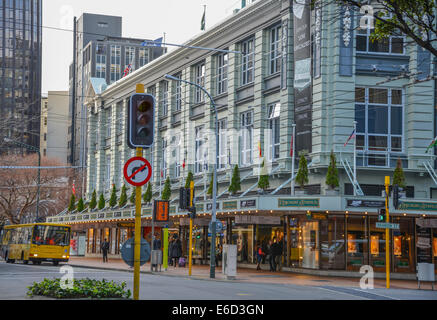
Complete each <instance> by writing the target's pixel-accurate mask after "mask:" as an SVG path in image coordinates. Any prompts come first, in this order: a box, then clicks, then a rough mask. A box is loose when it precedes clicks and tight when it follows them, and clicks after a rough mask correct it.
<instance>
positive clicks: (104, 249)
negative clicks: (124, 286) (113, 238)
mask: <svg viewBox="0 0 437 320" xmlns="http://www.w3.org/2000/svg"><path fill="white" fill-rule="evenodd" d="M108 251H109V242H108V239H105V241H103V243H102V253H103V263H105V262H108Z"/></svg>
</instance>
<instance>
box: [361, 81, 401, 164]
mask: <svg viewBox="0 0 437 320" xmlns="http://www.w3.org/2000/svg"><path fill="white" fill-rule="evenodd" d="M403 104H404V103H403V91H402V90H401V89H380V88H356V89H355V120H356V121H357V122H358V124H357V137H356V139H357V150H358V152H360V153H362V157H363V158H362V159H361V161H359V164H360V163H361V164H362V165H364V166H383V167H386V166H390V163H391V161H390V156H391V154H390V153H402V152H403V130H404V126H403V121H404V116H403V112H404V111H403ZM393 157H395V158H397V157H399V154H398V155H396V154H395V155H393Z"/></svg>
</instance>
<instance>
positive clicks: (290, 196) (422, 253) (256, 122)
mask: <svg viewBox="0 0 437 320" xmlns="http://www.w3.org/2000/svg"><path fill="white" fill-rule="evenodd" d="M326 17H336V18H335V19H334V20H333V19H332V18H330V19H327V18H326ZM359 19H360V16H359V15H358V14H357V13H356V12H353V10H352V8H349V7H338V6H336V5H334V4H330V5H324V6H316V7H315V9H313V10H312V11H310V9H309V6H300V5H298V4H295V5H294V6H293V5H292V1H285V0H282V1H257V2H254V3H253V4H252V5H250V6H248V7H246V8H244V9H243V10H241V11H240V12H238V13H235V14H234V15H233V16H231V17H229V18H228V19H226V20H225V21H223V22H222V23H221V24H219V25H216V26H215V27H214V28H212V29H211V30H208V31H207V32H205V33H203V34H201V35H199V36H197V37H196V38H194V39H192V40H190V41H189V42H188V43H187V44H188V45H191V46H202V47H208V48H219V49H226V50H227V51H225V52H224V51H221V52H219V51H217V52H213V51H212V52H211V51H210V52H208V51H201V50H193V49H189V48H182V49H177V50H174V51H172V52H170V53H168V54H166V55H164V56H162V57H160V58H159V59H157V60H156V61H153V62H152V63H150V64H149V65H147V66H146V67H144V68H143V69H141V70H139V71H137V72H135V73H133V74H131V75H129V76H128V77H126V78H125V79H123V80H122V81H120V82H118V83H116V84H113V85H110V86H109V87H107V88H106V89H105V90H102V88H99V87H98V86H96V87H97V88H95V89H94V90H93V94H90V97H88V101H87V106H88V108H89V112H90V117H89V130H88V140H89V146H90V150H89V153H88V171H87V174H88V178H87V183H88V184H87V192H88V197H90V195H91V193H92V192H93V190H96V191H97V193H98V194H100V193H103V194H106V199H108V198H109V191H110V187H111V185H112V184H115V186H116V188H117V189H120V188H121V186H122V185H123V184H125V181H124V179H123V176H122V169H123V165H124V164H125V163H126V161H127V160H128V159H129V158H130V157H132V156H133V155H134V150H131V149H129V148H128V147H127V143H126V121H125V120H126V118H127V107H128V103H129V98H130V96H131V95H132V94H133V93H134V92H135V85H136V84H137V83H141V84H144V85H145V88H146V91H147V92H148V93H150V94H153V95H154V96H155V97H156V98H157V108H156V117H155V123H156V128H155V145H154V147H153V148H152V149H149V150H146V151H145V157H146V158H147V159H149V160H150V161H151V163H152V167H153V180H152V184H153V190H154V197H156V198H157V197H159V195H160V193H161V192H162V186H163V180H164V179H165V178H167V177H168V178H169V179H170V181H171V185H172V198H171V202H170V212H171V215H172V221H171V223H170V228H172V230H173V232H178V233H180V235H181V237H182V239H183V240H184V250H185V252H186V243H187V239H188V237H189V235H188V233H187V224H188V223H187V213H186V212H185V211H184V210H179V208H178V196H179V193H178V189H179V187H181V186H183V185H185V178H186V177H187V174H188V172H189V171H191V172H193V173H194V179H195V186H196V207H197V212H198V213H199V214H200V215H199V217H198V219H196V220H195V225H196V226H197V227H196V231H195V233H197V234H198V236H199V237H195V239H194V242H195V249H194V255H195V256H198V257H199V258H200V259H204V260H206V259H207V258H208V254H209V253H208V250H207V246H206V245H202V244H206V243H208V241H210V238H209V234H208V224H209V222H210V220H211V208H212V204H211V202H212V201H211V199H210V197H209V196H207V189H208V187H209V183H210V179H211V178H210V174H211V172H212V169H213V166H214V164H215V161H214V159H215V152H214V151H215V150H216V146H215V131H214V129H215V117H214V110H213V109H212V107H211V105H212V103H211V101H210V100H209V98H208V97H207V96H205V95H204V94H203V92H202V91H201V90H198V89H197V88H196V87H195V86H190V85H188V84H185V83H181V82H177V81H168V80H167V78H165V75H166V74H170V75H173V76H176V77H178V78H180V79H183V80H185V81H189V82H192V83H196V84H199V85H201V86H203V87H204V88H206V90H207V91H208V92H210V93H211V95H212V97H213V99H214V101H215V105H216V107H217V112H218V119H219V148H218V155H217V156H218V157H217V159H218V162H217V166H218V207H217V219H218V220H220V221H221V222H222V223H223V226H224V228H223V230H222V231H221V232H219V237H218V240H217V241H219V242H222V243H223V242H225V243H233V244H237V245H238V262H239V263H240V264H253V263H254V262H255V255H254V251H255V248H256V246H257V245H261V246H262V245H265V244H266V242H268V240H271V239H273V238H276V239H277V240H279V242H280V243H281V244H282V245H283V256H282V262H283V267H284V268H283V269H284V270H296V271H298V270H303V269H329V270H342V271H359V270H360V268H361V267H362V266H363V265H370V266H372V267H373V268H374V270H375V271H383V270H385V229H379V228H377V227H376V222H377V212H378V209H379V208H381V207H384V205H385V201H384V200H385V199H384V198H383V197H382V191H383V189H384V179H385V176H391V177H393V171H394V168H395V167H396V163H397V162H398V159H400V162H401V163H402V166H403V168H404V172H405V177H406V198H404V199H402V201H403V204H402V205H401V206H400V207H399V208H398V209H395V208H394V207H393V205H392V204H390V217H391V218H390V219H391V221H392V222H394V223H397V224H399V229H397V230H393V231H391V232H390V240H391V242H390V246H391V247H390V248H391V250H390V255H391V270H392V271H393V272H394V274H395V276H398V277H406V278H408V277H410V278H411V277H414V275H413V273H414V272H415V266H416V264H417V263H418V262H431V261H435V259H436V256H437V230H436V227H437V225H436V219H435V213H434V212H435V210H436V209H437V202H436V201H435V191H434V190H435V188H436V182H437V181H435V180H434V178H431V175H432V174H433V172H434V169H433V168H434V165H433V160H434V156H433V155H431V154H429V153H426V149H427V147H428V145H429V143H430V142H431V141H432V140H433V138H434V136H435V132H434V126H435V123H434V121H435V120H434V118H435V110H434V89H435V88H434V85H435V84H434V82H432V81H425V80H426V79H427V77H428V76H430V75H432V74H433V73H434V67H433V66H432V65H431V63H430V59H431V58H430V54H429V53H427V52H423V51H422V50H421V49H420V48H418V47H417V46H416V45H414V44H412V43H411V42H408V41H406V39H405V38H403V37H391V38H390V39H389V41H387V42H376V43H375V42H369V34H368V33H366V32H364V31H363V30H360V29H359V28H357V26H359V21H360V20H359ZM310 26H311V28H309V27H310ZM311 39H314V41H311ZM310 44H312V46H310ZM309 47H310V48H309ZM311 47H312V48H311ZM310 49H311V50H310ZM419 71H420V72H419ZM408 74H409V75H410V77H407V76H405V77H402V75H408ZM387 77H397V80H393V81H387ZM381 82H384V83H381ZM355 121H356V134H355V136H356V140H352V141H348V138H349V137H350V136H351V133H352V132H353V130H354V126H355V124H354V122H355ZM293 124H295V125H296V136H295V138H294V139H293V138H292V137H293V134H292V132H293ZM209 130H212V133H210V132H211V131H209ZM346 142H348V143H346ZM355 144H356V148H355V147H354V146H355ZM291 146H294V147H295V148H296V150H295V154H296V153H297V152H302V153H303V154H305V156H306V158H307V159H308V163H309V165H308V169H309V183H308V184H306V185H305V186H304V187H303V189H304V190H302V191H304V194H300V193H302V192H300V193H298V192H293V188H292V174H291V168H292V157H291V154H290V151H291ZM331 152H333V153H334V154H335V155H336V157H337V160H338V161H337V166H338V169H339V182H340V186H339V188H338V190H330V188H329V187H328V186H327V185H326V182H325V181H326V173H327V169H328V165H329V163H330V154H331ZM355 153H356V167H357V168H356V169H357V181H358V183H356V184H355V183H354V179H353V170H352V169H351V167H353V163H354V154H355ZM297 160H298V157H296V166H295V167H296V170H297V169H298V163H297ZM263 163H264V166H265V167H264V169H266V170H267V172H268V175H269V184H270V186H269V187H268V188H267V190H263V191H259V190H257V189H258V181H259V177H260V172H265V170H261V166H262V164H263ZM236 165H238V166H239V168H240V177H241V186H242V188H241V191H240V192H237V193H236V194H229V192H228V188H229V185H230V182H231V175H232V171H233V169H234V167H235V166H236ZM133 216H134V209H133V208H132V207H130V206H129V205H127V206H125V207H123V208H119V207H115V208H114V209H107V208H105V209H104V210H101V211H91V212H88V211H87V212H84V213H73V214H68V213H66V212H64V213H62V214H60V215H59V216H58V217H54V218H52V219H51V221H57V222H61V221H64V222H65V223H70V224H72V225H73V228H74V230H75V231H77V232H87V239H88V242H87V243H88V247H87V250H88V251H87V252H88V254H90V255H92V254H96V253H98V248H99V247H98V245H96V244H98V243H99V241H100V239H103V238H108V239H111V243H112V245H113V247H112V249H111V250H112V251H111V252H112V254H118V253H119V245H120V243H122V242H123V241H124V240H125V239H126V238H127V237H129V235H130V234H131V233H132V225H129V222H127V221H126V220H131V221H133ZM433 217H434V219H432V218H433ZM150 219H151V209H150V208H148V207H147V205H145V206H144V208H143V227H144V236H145V237H147V236H148V235H149V233H150V230H149V227H148V226H150V222H151V221H150ZM158 227H159V225H158ZM161 227H162V226H161ZM424 242H426V243H427V245H425V246H423V245H422V243H424ZM416 244H417V245H416ZM428 244H429V245H428ZM431 244H432V245H431ZM356 274H358V273H356ZM351 275H352V273H351Z"/></svg>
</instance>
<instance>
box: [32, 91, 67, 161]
mask: <svg viewBox="0 0 437 320" xmlns="http://www.w3.org/2000/svg"><path fill="white" fill-rule="evenodd" d="M68 103H69V97H68V91H49V92H48V95H47V97H43V98H42V103H41V139H40V140H41V142H40V148H39V149H40V151H41V155H42V156H43V157H48V158H52V159H57V160H59V161H60V162H61V163H64V164H66V163H67V158H68V148H67V141H68V127H67V125H66V124H67V123H68V109H69V104H68Z"/></svg>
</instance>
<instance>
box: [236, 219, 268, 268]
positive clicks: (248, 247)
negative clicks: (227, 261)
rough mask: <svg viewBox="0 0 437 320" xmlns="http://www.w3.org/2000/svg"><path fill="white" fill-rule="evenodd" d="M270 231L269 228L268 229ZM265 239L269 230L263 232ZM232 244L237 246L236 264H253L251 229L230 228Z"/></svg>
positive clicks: (249, 227) (250, 227)
mask: <svg viewBox="0 0 437 320" xmlns="http://www.w3.org/2000/svg"><path fill="white" fill-rule="evenodd" d="M270 229H271V228H270ZM262 234H263V235H264V236H265V237H266V238H267V237H268V235H267V234H270V233H269V230H263V232H262ZM232 244H235V245H237V262H246V263H253V261H254V260H253V251H254V248H253V227H252V226H235V227H234V228H232Z"/></svg>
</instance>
